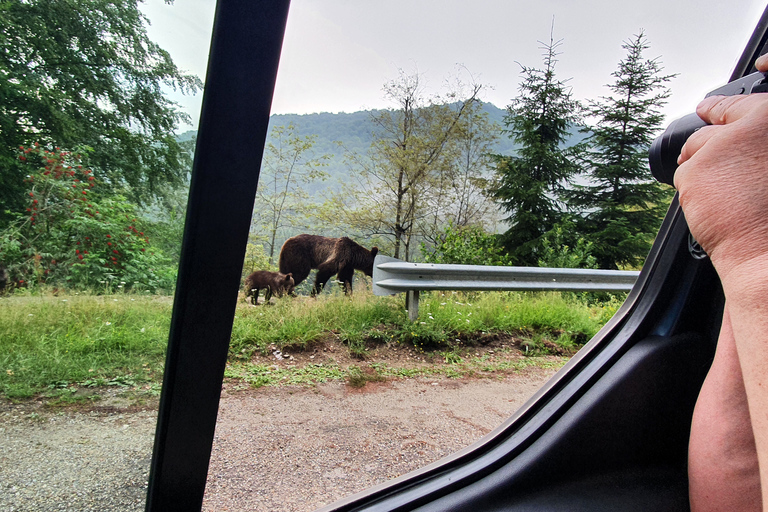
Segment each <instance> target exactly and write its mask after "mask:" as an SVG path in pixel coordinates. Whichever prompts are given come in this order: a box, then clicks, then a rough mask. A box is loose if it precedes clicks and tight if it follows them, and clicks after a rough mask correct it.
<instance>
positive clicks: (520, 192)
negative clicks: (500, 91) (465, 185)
mask: <svg viewBox="0 0 768 512" xmlns="http://www.w3.org/2000/svg"><path fill="white" fill-rule="evenodd" d="M542 44H543V45H544V46H543V47H542V49H543V50H544V69H543V70H539V69H535V68H528V67H525V66H523V67H522V73H523V81H522V83H521V85H520V95H519V97H518V98H516V99H515V100H513V102H512V104H511V105H509V106H508V107H507V115H506V116H505V118H504V123H505V125H506V127H507V129H506V132H507V133H508V134H509V136H510V138H512V139H513V140H514V141H515V143H516V144H519V145H520V146H521V147H520V149H519V150H518V152H517V154H516V156H513V157H507V156H502V155H495V156H494V159H495V162H496V174H497V183H496V188H495V190H494V192H493V195H494V197H495V199H496V200H497V201H498V202H499V204H500V205H501V207H502V208H503V209H504V210H505V211H506V212H507V213H508V214H509V216H508V217H507V219H506V222H507V223H509V224H510V228H509V230H507V232H506V233H504V235H503V239H504V240H503V241H504V246H505V247H506V249H507V251H508V253H509V255H510V257H511V258H512V262H513V264H515V265H532V266H533V265H536V264H537V262H538V260H539V257H540V253H541V250H542V236H543V235H544V234H545V233H547V232H548V231H550V230H551V229H552V228H553V227H554V226H555V225H556V224H557V222H558V221H559V220H560V218H561V215H562V213H563V206H562V203H561V202H560V201H559V198H560V194H561V192H562V190H563V188H564V186H565V185H566V184H567V183H568V181H569V179H570V178H571V177H572V176H573V175H574V174H576V173H577V171H578V165H577V164H576V162H575V160H574V159H573V158H572V155H571V151H570V150H568V149H566V148H564V147H563V144H564V143H565V142H566V140H567V138H568V136H569V135H570V131H569V130H570V128H571V127H572V126H573V125H574V124H575V123H576V122H577V121H578V119H579V117H578V116H579V113H580V111H581V106H580V104H579V103H578V102H577V101H576V100H574V99H573V98H572V96H571V89H570V88H569V87H567V85H566V81H563V80H559V79H557V77H556V76H555V64H556V63H557V59H556V57H557V55H558V53H557V48H558V47H559V46H560V45H561V44H562V40H560V41H554V40H553V39H552V38H550V42H549V44H545V43H542Z"/></svg>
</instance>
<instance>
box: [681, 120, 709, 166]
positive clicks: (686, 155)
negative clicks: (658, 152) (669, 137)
mask: <svg viewBox="0 0 768 512" xmlns="http://www.w3.org/2000/svg"><path fill="white" fill-rule="evenodd" d="M713 129H716V128H715V127H714V126H704V127H703V128H699V129H698V130H696V131H695V132H693V133H692V134H691V136H690V137H688V139H687V140H686V141H685V144H683V148H682V149H681V150H680V156H678V157H677V165H682V164H683V163H685V162H687V161H688V160H690V159H691V157H692V156H693V155H695V154H696V152H697V151H698V150H700V149H701V148H702V147H703V146H704V144H706V143H707V141H709V139H711V138H712V135H714V130H713Z"/></svg>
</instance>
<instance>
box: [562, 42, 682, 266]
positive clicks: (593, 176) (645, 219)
mask: <svg viewBox="0 0 768 512" xmlns="http://www.w3.org/2000/svg"><path fill="white" fill-rule="evenodd" d="M648 47H649V45H648V42H647V40H646V38H645V35H644V33H643V32H642V31H641V32H640V34H638V35H636V36H634V37H633V39H631V40H630V41H627V42H625V43H624V44H623V45H622V48H624V49H625V50H626V51H627V56H626V58H625V59H624V60H622V61H621V62H619V66H618V69H617V70H616V71H615V72H614V73H613V74H612V76H614V77H615V78H616V81H615V82H614V83H613V84H612V85H608V87H609V88H610V90H611V92H612V93H613V94H612V95H610V96H608V97H602V98H600V100H599V101H597V102H592V103H591V104H590V106H589V115H590V117H593V118H595V119H596V120H597V124H596V125H595V126H594V127H591V128H590V129H589V130H590V131H591V136H590V137H589V138H588V139H587V146H588V148H589V149H588V151H587V152H586V153H585V156H584V158H585V160H586V165H587V168H588V177H589V184H587V185H581V186H575V187H574V188H573V190H571V191H569V193H568V194H567V196H568V198H567V200H568V204H569V206H570V207H571V208H573V209H574V210H575V211H576V212H579V213H580V214H581V215H580V216H578V217H577V219H578V231H579V232H580V233H581V236H584V237H585V238H586V239H587V241H588V242H590V244H591V252H592V255H593V256H595V258H596V259H597V263H598V266H599V267H600V268H607V269H611V268H612V269H615V268H619V267H620V266H627V265H629V266H636V265H638V264H641V263H642V261H643V259H644V258H645V256H646V255H647V254H648V250H649V249H650V245H651V243H652V242H653V237H654V235H655V233H656V232H657V231H658V227H659V224H660V222H661V219H662V217H663V215H664V211H665V209H666V206H667V204H668V199H669V193H668V192H667V191H666V190H664V189H663V188H662V187H661V185H659V184H658V183H657V182H656V181H654V180H653V177H652V176H651V172H650V169H649V167H648V149H649V147H650V144H651V142H652V140H653V137H654V134H655V133H656V132H657V130H658V129H659V128H660V126H661V123H662V121H663V116H662V114H661V107H662V106H663V105H664V104H665V103H666V99H667V97H668V96H669V89H668V88H667V87H666V86H665V84H666V83H667V82H668V81H669V80H670V79H672V78H673V77H674V75H663V74H662V73H661V71H662V67H661V64H660V63H659V61H658V58H657V59H645V58H644V57H643V52H644V51H645V50H647V49H648Z"/></svg>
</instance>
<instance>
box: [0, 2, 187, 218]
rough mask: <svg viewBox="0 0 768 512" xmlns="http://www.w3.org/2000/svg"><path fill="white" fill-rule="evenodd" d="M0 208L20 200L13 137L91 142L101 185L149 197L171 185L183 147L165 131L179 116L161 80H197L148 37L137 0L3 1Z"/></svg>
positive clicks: (183, 163)
mask: <svg viewBox="0 0 768 512" xmlns="http://www.w3.org/2000/svg"><path fill="white" fill-rule="evenodd" d="M0 17H2V18H1V19H2V23H3V27H4V30H3V35H2V36H0V91H2V94H0V164H2V165H0V179H2V182H3V183H4V185H5V186H4V187H3V190H0V214H4V215H5V217H6V220H7V219H8V213H9V212H10V211H13V210H16V209H18V208H19V207H20V200H19V197H20V191H21V189H22V188H23V184H22V180H23V174H22V173H23V169H22V168H21V166H20V165H19V164H18V162H17V161H16V159H15V155H14V152H15V150H16V148H18V147H19V146H21V145H23V146H29V145H31V144H32V143H33V142H35V141H37V142H40V143H41V144H43V145H45V146H48V147H53V146H60V147H68V148H74V147H77V146H80V145H88V146H90V147H92V148H93V152H92V153H91V163H92V165H93V166H94V167H95V168H98V169H99V170H100V172H101V173H102V175H103V176H104V178H105V187H108V188H110V189H112V190H115V191H118V190H120V189H126V187H127V190H128V191H129V192H130V194H131V195H132V197H133V199H134V200H137V201H146V200H147V199H148V198H150V197H152V195H153V194H155V193H157V191H158V189H159V188H160V187H161V185H162V184H165V183H170V184H174V185H178V184H179V183H181V181H182V180H183V177H184V175H185V172H186V169H187V168H188V166H189V161H190V160H189V158H190V157H189V155H188V154H187V153H186V152H185V151H184V150H183V149H182V148H181V146H180V145H179V144H178V143H177V142H176V141H175V139H174V138H173V136H172V133H173V130H174V129H175V127H176V126H177V124H178V123H179V122H180V121H184V120H186V117H185V115H184V114H183V113H181V112H180V111H179V110H178V108H177V105H176V104H175V103H173V102H172V101H170V100H168V99H167V98H166V97H165V95H164V93H163V87H165V86H170V87H173V88H175V89H178V90H181V91H182V92H185V93H193V92H195V91H197V90H198V89H199V88H201V86H202V83H201V81H200V80H199V79H198V78H197V77H194V76H192V75H186V74H184V73H182V72H181V71H180V70H178V69H177V68H176V66H175V64H174V63H173V61H172V60H171V58H170V55H169V54H168V53H167V52H166V51H164V50H162V49H161V48H160V47H158V46H157V45H156V44H155V43H153V42H152V41H150V40H149V38H148V37H147V33H146V23H147V20H146V19H145V17H144V15H143V14H142V13H141V12H140V11H139V9H138V4H137V1H136V0H120V1H107V0H13V1H7V2H4V3H3V4H2V6H1V7H0Z"/></svg>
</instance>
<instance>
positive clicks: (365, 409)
mask: <svg viewBox="0 0 768 512" xmlns="http://www.w3.org/2000/svg"><path fill="white" fill-rule="evenodd" d="M502 345H505V346H504V347H502ZM512 345H514V344H512ZM341 348H342V347H340V346H337V345H334V344H333V342H332V341H330V342H329V343H328V344H324V345H317V346H315V347H312V348H310V350H308V351H306V352H299V351H290V352H289V350H287V349H284V350H283V351H282V352H281V353H280V354H278V355H279V356H280V358H278V357H277V356H276V354H275V353H274V352H273V353H268V354H264V355H257V356H255V358H254V360H253V361H252V362H254V363H258V364H261V363H263V364H267V363H268V364H269V365H271V366H274V367H275V368H277V369H278V370H284V369H287V368H289V367H290V366H291V365H292V366H293V367H294V368H298V369H302V368H305V367H307V366H311V365H318V364H336V365H339V367H347V366H349V365H356V366H358V367H363V368H365V367H371V366H372V365H373V367H376V365H383V364H386V365H387V366H389V367H393V368H395V367H396V368H411V369H414V368H416V369H418V368H422V367H428V366H431V367H435V366H440V365H445V366H446V367H449V364H448V362H446V361H445V359H444V358H442V357H438V356H428V355H425V354H423V353H419V352H418V351H414V350H413V349H408V348H403V347H390V349H389V351H388V353H387V354H383V353H381V352H379V353H376V354H374V353H371V354H370V355H369V356H368V359H366V360H363V361H361V360H359V359H355V358H351V357H349V356H348V354H346V353H345V352H344V351H343V350H341ZM286 353H287V356H286ZM475 354H477V355H475ZM385 356H386V357H385ZM521 357H523V356H522V355H521V354H520V350H519V347H518V348H517V349H516V348H515V347H514V346H510V342H509V340H499V339H497V340H493V341H489V342H488V343H486V344H485V345H481V346H479V347H468V351H466V352H465V353H464V359H466V360H467V361H469V360H471V359H474V358H479V359H480V360H483V361H486V362H487V361H496V362H497V363H503V362H504V361H510V362H511V361H514V360H517V359H519V358H521ZM259 358H263V361H262V360H260V359H259ZM429 359H432V360H429ZM441 360H442V362H441ZM549 360H550V363H551V364H544V365H543V366H544V367H542V365H536V364H524V365H513V364H509V365H508V368H507V366H504V365H501V367H503V368H507V369H506V370H503V371H496V372H483V371H482V368H481V367H478V368H479V369H478V371H477V372H474V371H473V372H472V373H471V375H472V377H471V378H467V377H461V378H456V377H455V376H454V377H451V376H450V375H456V374H455V373H450V372H436V373H433V374H429V375H426V376H425V375H424V374H422V375H421V376H419V377H415V378H405V379H395V378H391V377H390V378H388V379H387V380H385V381H380V382H368V383H367V384H365V386H363V387H361V388H357V387H353V386H351V385H350V384H349V383H348V382H346V381H332V382H326V383H319V384H316V385H314V386H277V387H275V386H264V387H260V388H258V389H253V388H250V387H245V386H243V385H242V383H241V382H239V381H236V380H229V381H228V382H226V383H225V385H224V389H223V391H222V398H221V405H220V410H219V418H218V423H217V428H216V435H215V439H214V446H213V453H212V456H211V463H210V468H209V475H208V485H207V489H206V498H205V502H204V506H203V510H205V511H208V512H213V511H275V512H280V511H286V512H287V511H312V510H315V509H316V508H318V507H320V506H323V505H325V504H328V503H332V502H334V501H336V500H338V499H341V498H343V497H345V496H347V495H349V494H352V493H355V492H358V491H361V490H364V489H366V488H368V487H370V486H372V485H375V484H378V483H381V482H384V481H386V480H388V479H391V478H394V477H397V476H399V475H402V474H405V473H407V472H410V471H412V470H415V469H418V468H419V467H422V466H424V465H426V464H429V463H431V462H433V461H435V460H438V459H441V458H443V457H445V456H447V455H449V454H451V453H453V452H455V451H457V450H459V449H461V448H464V447H465V446H468V445H470V444H472V443H473V442H474V441H476V440H478V439H479V438H480V437H482V436H483V435H485V434H487V433H488V432H490V431H491V430H492V429H494V428H495V427H497V426H498V425H500V424H501V423H502V422H503V421H504V420H505V419H506V418H507V417H509V416H510V415H511V414H512V413H513V412H514V411H515V410H517V409H518V408H519V407H520V406H521V405H522V404H523V403H524V402H525V401H526V400H527V399H528V398H529V397H530V396H531V395H532V394H533V393H534V392H535V391H536V390H537V389H539V388H540V387H541V386H542V385H543V384H544V382H546V380H548V379H549V377H551V375H553V374H554V373H555V371H556V369H557V368H558V367H559V366H560V364H562V362H563V361H564V359H563V358H558V357H550V358H549ZM454 364H455V362H454ZM155 418H156V402H149V403H146V402H145V403H139V402H137V401H136V400H132V399H131V398H130V397H128V398H127V397H122V396H119V394H117V393H113V394H112V395H111V396H105V398H104V399H103V400H101V401H100V402H97V403H96V405H92V406H88V407H79V408H53V407H50V406H47V405H46V404H45V403H43V402H39V401H33V402H28V403H25V404H8V403H4V404H0V443H1V444H2V447H3V450H2V452H1V453H0V510H8V511H33V510H34V511H47V510H51V511H53V510H56V511H59V510H66V511H86V510H88V511H91V510H93V511H100V510H120V511H122V510H125V511H133V510H136V511H139V510H143V508H144V495H145V493H146V478H147V474H148V468H149V460H150V457H151V450H152V441H153V436H154V428H155Z"/></svg>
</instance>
